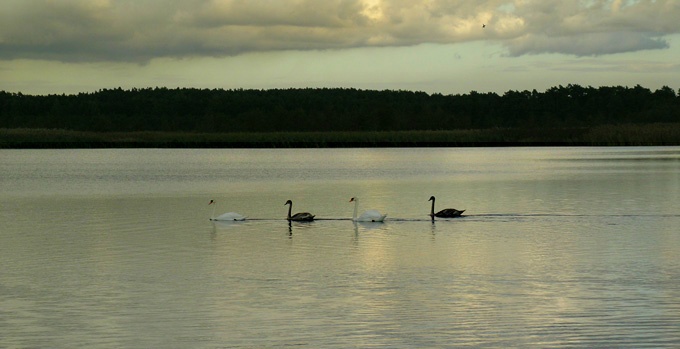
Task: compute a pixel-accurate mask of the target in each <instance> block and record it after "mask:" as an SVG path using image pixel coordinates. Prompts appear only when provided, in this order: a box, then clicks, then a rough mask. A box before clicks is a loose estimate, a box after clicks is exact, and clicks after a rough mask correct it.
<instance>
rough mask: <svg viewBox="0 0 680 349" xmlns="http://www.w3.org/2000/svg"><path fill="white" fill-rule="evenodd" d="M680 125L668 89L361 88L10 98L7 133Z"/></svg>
mask: <svg viewBox="0 0 680 349" xmlns="http://www.w3.org/2000/svg"><path fill="white" fill-rule="evenodd" d="M679 122H680V95H679V94H676V92H675V91H674V90H673V89H671V88H669V87H663V88H661V89H658V90H656V91H652V90H650V89H647V88H644V87H641V86H635V87H621V86H615V87H598V88H594V87H583V86H579V85H568V86H559V87H553V88H550V89H548V90H546V91H544V92H538V91H536V90H534V91H508V92H506V93H504V94H503V95H499V94H496V93H478V92H474V91H473V92H470V93H467V94H462V95H460V94H459V95H442V94H427V93H424V92H411V91H372V90H357V89H340V88H337V89H336V88H333V89H274V90H222V89H215V90H208V89H189V88H178V89H167V88H147V89H132V90H123V89H120V88H118V89H104V90H100V91H97V92H93V93H80V94H77V95H47V96H37V95H24V94H21V93H9V92H4V91H1V92H0V129H58V130H70V131H87V132H141V131H146V132H148V131H151V132H185V133H186V132H189V133H202V134H205V133H232V132H249V133H260V132H329V131H332V132H356V131H426V130H427V131H443V130H484V129H499V128H502V129H540V128H573V127H581V128H583V127H597V126H603V125H624V124H625V125H631V124H633V125H634V124H666V123H670V124H674V123H679Z"/></svg>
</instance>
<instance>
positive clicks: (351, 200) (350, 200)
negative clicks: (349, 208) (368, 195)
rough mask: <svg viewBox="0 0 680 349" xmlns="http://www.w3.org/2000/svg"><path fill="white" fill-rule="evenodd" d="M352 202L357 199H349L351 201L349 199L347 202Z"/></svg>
mask: <svg viewBox="0 0 680 349" xmlns="http://www.w3.org/2000/svg"><path fill="white" fill-rule="evenodd" d="M354 201H357V198H351V199H349V202H354Z"/></svg>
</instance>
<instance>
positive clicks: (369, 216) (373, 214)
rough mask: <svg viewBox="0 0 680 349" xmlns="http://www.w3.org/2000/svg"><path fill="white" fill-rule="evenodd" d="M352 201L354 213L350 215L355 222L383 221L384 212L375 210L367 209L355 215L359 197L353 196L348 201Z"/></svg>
mask: <svg viewBox="0 0 680 349" xmlns="http://www.w3.org/2000/svg"><path fill="white" fill-rule="evenodd" d="M352 201H354V214H353V215H352V220H353V221H355V222H384V221H385V217H387V215H386V214H382V213H380V212H378V211H376V210H368V211H366V212H364V213H362V214H361V216H359V217H357V211H358V210H359V198H357V197H353V198H351V199H350V200H349V202H352Z"/></svg>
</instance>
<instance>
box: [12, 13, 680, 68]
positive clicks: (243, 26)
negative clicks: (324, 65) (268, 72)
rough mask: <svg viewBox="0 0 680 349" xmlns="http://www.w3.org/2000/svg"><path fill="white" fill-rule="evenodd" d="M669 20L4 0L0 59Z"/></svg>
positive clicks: (558, 48)
mask: <svg viewBox="0 0 680 349" xmlns="http://www.w3.org/2000/svg"><path fill="white" fill-rule="evenodd" d="M677 18H680V1H677V0H580V1H576V0H573V1H572V0H569V1H564V0H455V1H454V0H430V1H411V0H144V1H139V0H4V1H3V11H2V13H0V59H4V60H8V59H22V58H29V59H46V60H57V61H64V62H74V61H87V62H95V61H128V62H147V61H149V60H151V59H153V58H162V57H163V58H167V57H171V58H184V57H192V56H227V55H237V54H241V53H245V52H256V51H277V50H325V49H344V48H354V47H383V46H408V45H417V44H422V43H441V44H449V43H460V42H469V41H480V40H487V41H492V42H497V43H500V44H502V45H504V46H505V47H506V48H507V50H508V54H509V55H511V56H519V55H526V54H539V53H560V54H568V55H576V56H590V55H604V54H614V53H620V52H630V51H638V50H650V49H664V48H667V47H668V46H669V43H668V42H667V41H666V40H665V39H664V37H665V36H666V35H670V34H675V33H678V32H680V26H679V25H678V22H677ZM482 24H486V28H484V29H482Z"/></svg>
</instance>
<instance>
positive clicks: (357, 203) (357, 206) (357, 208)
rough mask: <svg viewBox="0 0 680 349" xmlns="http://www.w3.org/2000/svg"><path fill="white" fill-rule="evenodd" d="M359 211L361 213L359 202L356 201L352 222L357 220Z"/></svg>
mask: <svg viewBox="0 0 680 349" xmlns="http://www.w3.org/2000/svg"><path fill="white" fill-rule="evenodd" d="M357 211H359V200H358V199H354V214H353V215H352V220H354V221H356V220H357Z"/></svg>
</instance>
